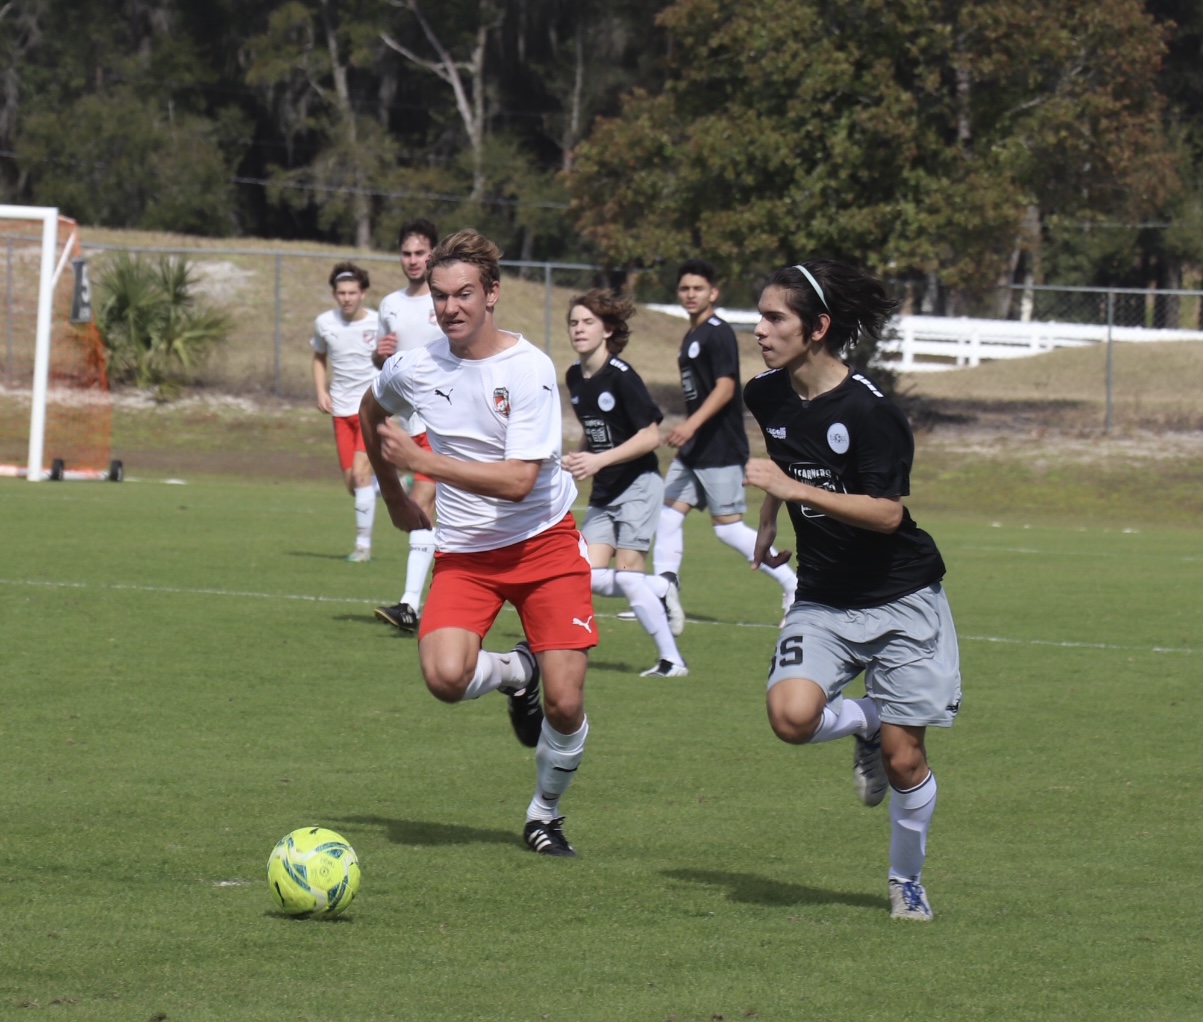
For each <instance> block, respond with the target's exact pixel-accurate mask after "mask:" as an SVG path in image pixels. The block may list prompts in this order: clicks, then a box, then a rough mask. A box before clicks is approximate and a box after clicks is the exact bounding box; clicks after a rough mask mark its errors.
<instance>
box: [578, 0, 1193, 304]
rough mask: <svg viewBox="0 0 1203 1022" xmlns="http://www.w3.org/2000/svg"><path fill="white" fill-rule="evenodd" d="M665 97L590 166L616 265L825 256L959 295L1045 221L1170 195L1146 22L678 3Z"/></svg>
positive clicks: (1144, 204)
mask: <svg viewBox="0 0 1203 1022" xmlns="http://www.w3.org/2000/svg"><path fill="white" fill-rule="evenodd" d="M659 23H660V25H661V26H663V27H664V28H665V29H666V30H667V31H668V32H669V35H670V38H671V40H672V58H671V61H670V67H669V77H668V81H667V83H666V85H665V87H664V88H663V90H661V91H659V92H656V93H651V92H647V91H640V90H635V91H633V92H631V93H630V94H629V95H628V96H627V97H626V99H625V102H624V106H623V110H622V113H621V114H620V115H619V116H618V117H616V118H611V119H602V120H600V121H599V122H598V123H597V124H596V125H595V127H594V130H593V132H592V133H591V135H590V136H589V138H588V139H587V141H586V142H585V143H584V144H583V145H582V146H581V147H580V150H579V152H578V160H577V164H576V167H575V169H574V171H573V172H572V174H571V176H570V177H569V188H570V191H571V193H572V195H573V201H574V206H575V208H576V210H577V213H578V223H579V225H580V228H581V230H582V231H583V232H584V233H585V234H586V235H587V236H588V237H589V238H590V239H592V240H593V241H594V242H595V243H596V244H597V245H598V246H599V247H600V248H601V250H602V251H603V252H604V253H605V254H606V256H607V257H608V258H609V259H611V260H613V261H614V262H616V263H619V264H632V265H640V264H642V265H654V264H656V263H657V262H659V261H664V260H676V259H679V258H680V257H682V256H684V255H686V254H692V253H702V254H705V255H707V256H709V257H711V258H713V259H715V260H717V261H718V262H719V263H721V264H722V265H724V266H725V267H727V268H728V270H729V271H730V272H731V273H732V274H733V275H735V276H736V277H738V278H741V279H743V280H744V281H750V275H751V274H752V273H753V272H754V271H756V270H763V269H765V268H767V267H768V266H772V265H780V264H782V263H788V262H794V261H797V260H798V259H801V258H805V257H806V256H807V255H811V254H820V253H821V254H823V255H825V256H829V257H832V258H838V259H845V260H849V261H852V262H855V263H858V264H861V265H864V266H866V267H868V268H869V269H871V270H873V271H875V272H878V273H882V274H888V275H891V276H895V277H903V278H917V279H920V280H922V279H924V278H926V277H927V276H928V275H929V274H931V275H936V276H938V277H939V278H941V279H942V280H943V281H944V282H945V283H946V284H948V285H951V286H952V287H954V288H967V287H971V286H972V287H985V286H988V285H991V284H994V283H995V282H997V281H998V280H999V279H1000V277H1003V276H1005V274H1006V272H1007V267H1008V262H1009V260H1011V259H1012V258H1013V253H1014V251H1015V248H1016V239H1017V237H1026V235H1024V234H1023V231H1022V225H1023V223H1024V221H1025V218H1029V217H1030V216H1031V215H1032V213H1031V209H1032V207H1035V210H1036V216H1037V217H1038V218H1043V217H1046V216H1048V215H1050V214H1051V213H1062V214H1064V213H1068V212H1071V211H1072V212H1074V213H1076V214H1080V215H1100V214H1112V213H1115V212H1118V211H1120V210H1124V211H1125V212H1137V211H1140V210H1148V209H1150V208H1154V207H1155V206H1156V204H1157V203H1158V202H1159V201H1162V200H1163V199H1164V198H1165V196H1167V195H1168V194H1170V193H1171V192H1172V190H1173V189H1174V187H1175V184H1176V182H1175V177H1174V168H1173V162H1172V159H1171V158H1170V155H1169V152H1168V149H1167V147H1166V144H1165V141H1164V136H1163V134H1162V131H1161V124H1160V121H1159V115H1160V107H1159V103H1158V99H1157V94H1156V92H1155V90H1154V88H1153V85H1154V76H1155V74H1156V71H1157V66H1158V61H1159V60H1160V56H1161V53H1162V50H1163V45H1162V40H1161V36H1160V33H1159V32H1158V30H1157V28H1156V27H1155V26H1154V25H1153V23H1152V21H1151V20H1150V19H1149V18H1148V17H1147V15H1145V13H1144V11H1143V9H1142V7H1141V5H1140V4H1139V3H1138V2H1137V0H1094V2H1090V3H1087V2H1085V0H1065V2H1062V3H1059V4H1054V5H1047V6H1045V7H1043V8H1038V9H1033V8H1031V7H1030V6H1029V5H1023V4H1020V3H1018V2H1017V0H984V2H965V3H960V2H955V0H906V2H902V3H895V2H887V0H860V2H848V3H839V4H831V3H823V2H820V0H800V2H799V0H677V2H675V3H673V4H672V5H671V6H669V7H668V8H666V9H665V10H664V11H663V12H662V13H661V14H660V17H659Z"/></svg>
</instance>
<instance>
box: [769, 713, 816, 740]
mask: <svg viewBox="0 0 1203 1022" xmlns="http://www.w3.org/2000/svg"><path fill="white" fill-rule="evenodd" d="M820 720H822V716H821V713H819V714H814V715H812V716H808V715H807V714H804V713H798V712H796V711H795V712H792V713H791V712H790V711H789V710H788V708H782V707H774V706H773V704H772V703H770V704H769V726H770V727H771V728H772V729H773V734H775V735H776V736H777V737H778V738H780V739H781V740H782V741H783V742H788V743H789V744H790V745H805V744H806V743H807V742H809V741H810V740H811V738H813V737H814V733H815V732H816V731H817V730H818V729H819V721H820Z"/></svg>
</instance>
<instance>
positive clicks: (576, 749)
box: [526, 717, 589, 820]
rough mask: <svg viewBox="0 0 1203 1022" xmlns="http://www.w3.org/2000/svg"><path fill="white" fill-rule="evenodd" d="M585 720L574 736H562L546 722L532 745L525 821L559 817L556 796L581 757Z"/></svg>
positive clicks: (577, 765) (566, 784)
mask: <svg viewBox="0 0 1203 1022" xmlns="http://www.w3.org/2000/svg"><path fill="white" fill-rule="evenodd" d="M588 734H589V718H588V717H586V718H585V721H584V723H582V724H581V726H580V729H579V730H578V731H576V732H575V733H574V734H570V735H563V734H560V732H559V731H557V730H556V729H555V728H553V727H552V726H551V725H550V724H549V723H548V722H547V720H546V719H544V721H543V730H542V731H541V732H540V733H539V744H538V745H536V746H535V794H534V797H533V798H532V799H531V800H530V805H529V806H527V809H526V818H527V820H554V819H555V818H556V817H557V816H559V815H560V809H559V806H560V796H561V795H563V794H564V792H565V791H566V790H567V789H568V785H569V784H571V783H572V778H573V776H574V775H575V774H576V770H577V767H579V766H580V765H581V759H582V758H583V757H584V755H585V738H586V736H587V735H588Z"/></svg>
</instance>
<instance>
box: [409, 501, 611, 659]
mask: <svg viewBox="0 0 1203 1022" xmlns="http://www.w3.org/2000/svg"><path fill="white" fill-rule="evenodd" d="M590 577H591V570H590V568H589V559H588V557H587V555H586V552H585V544H584V540H582V539H581V534H580V533H579V532H578V531H577V527H576V522H575V521H574V520H573V517H572V513H571V512H569V513H568V514H567V515H565V516H564V517H563V519H561V520H560V521H559V522H557V523H556V524H555V525H553V526H552V527H551V528H550V529H547V530H545V531H543V532H541V533H539V535H537V536H532V537H531V538H530V539H526V540H523V541H522V542H520V543H514V544H513V545H512V546H507V547H502V548H501V549H499V550H485V551H481V552H478V553H471V554H444V553H436V554H435V556H434V574H433V576H432V577H431V580H430V592H429V594H428V595H427V597H426V605H425V606H424V607H423V608H422V623H421V625H420V626H419V629H418V637H419V638H421V637H422V636H424V635H427V634H429V633H430V632H433V631H436V630H437V629H439V628H466V629H467V630H468V631H470V632H475V633H476V634H477V635H479V636H480V637H481V638H482V639H483V638H484V637H485V634H486V633H487V632H488V630H489V629H490V628H491V627H492V626H493V622H494V621H496V620H497V615H498V614H499V613H500V612H501V606H502V604H504V603H506V602H507V601H508V602H509V603H512V604H513V605H514V608H515V609H516V610H517V611H518V617H519V618H520V619H521V621H522V628H523V631H525V632H526V638H527V641H528V642H529V643H530V648H531V649H532V650H533V651H534V652H536V653H542V652H544V651H545V650H549V649H582V650H583V649H591V648H592V647H593V646H596V645H597V627H596V624H595V622H594V620H593V591H592V586H591V584H590Z"/></svg>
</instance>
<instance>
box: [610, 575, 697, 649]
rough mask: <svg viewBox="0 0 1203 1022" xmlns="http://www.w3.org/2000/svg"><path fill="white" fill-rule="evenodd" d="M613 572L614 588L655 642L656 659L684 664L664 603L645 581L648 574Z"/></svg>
mask: <svg viewBox="0 0 1203 1022" xmlns="http://www.w3.org/2000/svg"><path fill="white" fill-rule="evenodd" d="M615 574H616V581H617V583H618V587H619V588H620V589H621V590H622V593H623V595H624V596H625V597H626V598H627V602H628V603H629V604H630V605H631V610H633V611H634V612H635V617H636V619H637V620H638V621H639V623H640V624H641V625H643V630H644V631H645V632H647V634H648V635H650V636H651V637H652V641H653V642H654V643H655V644H656V650H657V653H658V654H659V659H661V660H671V661H672V662H673V663H674V664H684V663H685V658H684V657H683V656H681V651H680V650H679V649H677V643H676V640H675V639H674V638H673V635H672V632H671V631H670V630H669V627H668V614H667V612H666V611H665V609H664V604H663V603H661V602H660V600H658V599H657V598H656V595H655V592H654V591H653V590H652V587H651V586H650V585H649V584H648V576H647V575H645V574H644V573H643V572H642V571H619V572H616V573H615ZM656 577H657V578H658V579H659V580H660V581H661V582H665V583H666V588H667V580H666V579H661V578H659V576H656Z"/></svg>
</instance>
